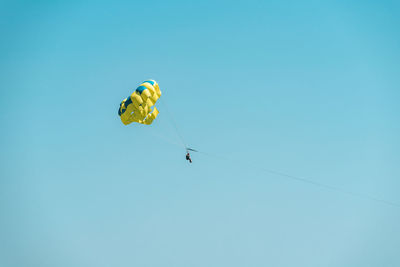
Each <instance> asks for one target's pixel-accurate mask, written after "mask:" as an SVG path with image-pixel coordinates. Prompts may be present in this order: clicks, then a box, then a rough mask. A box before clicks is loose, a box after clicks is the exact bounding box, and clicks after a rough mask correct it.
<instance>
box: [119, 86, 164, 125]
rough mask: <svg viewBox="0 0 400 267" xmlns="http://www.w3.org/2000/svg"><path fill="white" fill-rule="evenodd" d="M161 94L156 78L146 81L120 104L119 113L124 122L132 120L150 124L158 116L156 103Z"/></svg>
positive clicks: (128, 122)
mask: <svg viewBox="0 0 400 267" xmlns="http://www.w3.org/2000/svg"><path fill="white" fill-rule="evenodd" d="M160 96H161V91H160V88H159V86H158V83H157V82H156V81H154V80H147V81H144V82H143V83H141V84H140V85H139V87H138V88H136V90H135V92H133V93H132V94H131V95H130V96H129V97H128V98H125V99H124V100H122V102H121V104H120V105H119V110H118V115H119V116H120V117H121V121H122V123H123V124H125V125H128V124H130V123H132V122H138V123H141V124H146V125H150V124H151V123H152V122H153V120H154V119H155V118H157V115H158V110H157V108H156V107H154V105H155V104H156V102H157V100H158V99H159V98H160Z"/></svg>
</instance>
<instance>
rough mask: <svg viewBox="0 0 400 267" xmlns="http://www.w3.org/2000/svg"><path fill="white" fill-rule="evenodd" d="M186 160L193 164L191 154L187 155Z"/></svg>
mask: <svg viewBox="0 0 400 267" xmlns="http://www.w3.org/2000/svg"><path fill="white" fill-rule="evenodd" d="M186 160H188V161H189V162H190V163H192V159H191V158H190V154H189V152H187V154H186Z"/></svg>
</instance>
